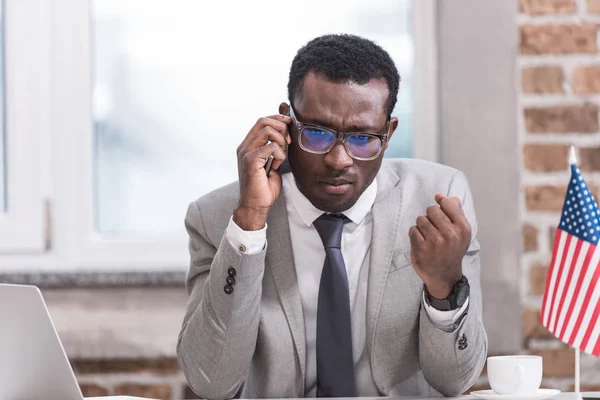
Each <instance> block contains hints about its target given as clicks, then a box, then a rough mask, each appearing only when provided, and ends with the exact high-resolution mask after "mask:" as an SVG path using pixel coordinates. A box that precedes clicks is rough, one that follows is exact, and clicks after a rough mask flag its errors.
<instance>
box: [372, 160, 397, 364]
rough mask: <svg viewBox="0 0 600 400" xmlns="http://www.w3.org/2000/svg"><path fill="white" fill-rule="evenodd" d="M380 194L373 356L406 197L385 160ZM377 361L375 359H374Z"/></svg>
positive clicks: (374, 271)
mask: <svg viewBox="0 0 600 400" xmlns="http://www.w3.org/2000/svg"><path fill="white" fill-rule="evenodd" d="M377 179H378V180H377V187H378V190H377V197H376V199H375V203H374V204H373V234H372V239H371V264H370V269H369V280H368V286H367V287H368V289H367V348H368V350H369V354H370V355H371V357H372V356H373V351H372V348H373V344H374V341H375V326H376V324H377V317H378V316H379V311H380V308H381V301H382V299H383V292H384V289H385V285H386V280H387V276H388V272H389V268H390V265H391V261H392V255H393V253H394V249H395V247H396V237H397V234H398V228H399V224H400V212H401V206H402V196H401V189H400V186H399V185H397V183H398V181H399V177H398V176H397V175H396V174H395V173H394V172H393V171H392V170H391V169H390V168H386V164H385V163H384V164H383V166H382V168H381V170H380V172H379V174H378V175H377ZM371 363H373V359H371Z"/></svg>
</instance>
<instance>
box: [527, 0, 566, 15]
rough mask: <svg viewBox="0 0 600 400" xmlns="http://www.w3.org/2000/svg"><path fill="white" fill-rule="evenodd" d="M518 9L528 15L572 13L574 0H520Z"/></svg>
mask: <svg viewBox="0 0 600 400" xmlns="http://www.w3.org/2000/svg"><path fill="white" fill-rule="evenodd" d="M519 8H520V11H521V12H522V13H525V14H529V15H552V14H563V15H564V14H573V13H574V12H575V11H576V7H575V0H521V1H520V7H519Z"/></svg>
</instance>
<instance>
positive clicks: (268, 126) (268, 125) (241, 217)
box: [234, 115, 291, 230]
mask: <svg viewBox="0 0 600 400" xmlns="http://www.w3.org/2000/svg"><path fill="white" fill-rule="evenodd" d="M290 122H291V118H290V117H287V116H284V115H273V116H270V117H264V118H260V119H259V120H258V121H257V122H256V123H255V124H254V126H253V127H252V129H250V131H249V132H248V134H247V135H246V138H245V139H244V140H243V141H242V143H241V144H240V145H239V147H238V149H237V156H238V176H239V182H240V203H239V205H238V207H237V208H236V211H235V212H234V222H235V223H236V224H237V225H238V226H239V227H240V228H242V229H244V230H258V229H262V228H263V227H264V224H265V223H266V219H267V216H268V212H269V210H270V208H271V206H272V205H273V203H274V202H275V200H276V199H277V198H278V197H279V195H280V193H281V178H280V177H279V175H278V174H274V173H272V170H277V169H278V168H279V167H280V166H281V164H282V163H283V162H284V161H285V159H286V149H287V146H288V144H289V142H290V137H289V133H288V127H287V125H288V124H289V123H290ZM265 160H266V161H265Z"/></svg>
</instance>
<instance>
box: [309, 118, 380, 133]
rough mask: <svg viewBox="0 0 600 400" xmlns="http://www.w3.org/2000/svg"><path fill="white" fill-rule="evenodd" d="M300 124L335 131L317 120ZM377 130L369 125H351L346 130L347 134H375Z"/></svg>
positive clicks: (310, 119)
mask: <svg viewBox="0 0 600 400" xmlns="http://www.w3.org/2000/svg"><path fill="white" fill-rule="evenodd" d="M301 122H302V123H303V124H306V125H318V126H321V127H323V128H327V129H331V130H335V129H333V128H331V127H330V126H329V124H327V123H326V122H323V121H320V120H318V119H312V118H305V119H303V120H302V121H301ZM379 129H380V128H375V127H373V126H369V125H363V126H361V125H351V126H350V127H349V129H348V132H377V131H378V130H379Z"/></svg>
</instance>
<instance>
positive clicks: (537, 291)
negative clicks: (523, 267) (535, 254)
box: [529, 264, 548, 296]
mask: <svg viewBox="0 0 600 400" xmlns="http://www.w3.org/2000/svg"><path fill="white" fill-rule="evenodd" d="M546 276H548V266H547V265H541V264H538V265H534V266H533V267H532V268H531V271H530V272H529V285H530V286H531V289H530V292H531V294H532V295H534V296H541V295H543V294H544V291H545V290H546Z"/></svg>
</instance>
